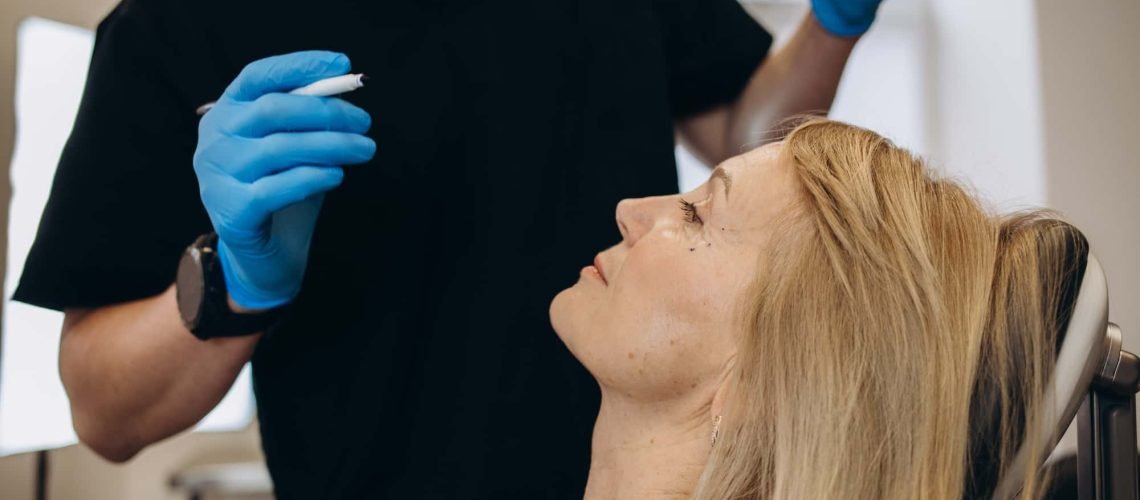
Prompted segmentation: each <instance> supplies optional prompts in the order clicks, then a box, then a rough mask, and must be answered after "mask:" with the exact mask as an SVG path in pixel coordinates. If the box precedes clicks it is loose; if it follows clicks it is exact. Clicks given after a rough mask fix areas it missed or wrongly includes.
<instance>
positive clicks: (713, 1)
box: [654, 0, 772, 118]
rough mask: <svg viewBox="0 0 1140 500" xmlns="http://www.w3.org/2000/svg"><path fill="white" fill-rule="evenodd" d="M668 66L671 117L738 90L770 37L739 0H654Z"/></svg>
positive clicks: (720, 101) (731, 96)
mask: <svg viewBox="0 0 1140 500" xmlns="http://www.w3.org/2000/svg"><path fill="white" fill-rule="evenodd" d="M654 5H655V7H656V10H657V15H658V18H659V19H660V22H661V26H662V35H663V37H664V46H665V58H666V64H667V65H668V71H669V96H670V102H671V104H672V108H673V109H672V110H673V117H674V118H684V117H687V116H691V115H693V114H696V113H699V112H701V111H705V110H707V109H709V108H711V107H713V106H716V105H718V104H724V103H728V102H731V101H733V100H735V99H736V97H737V96H739V95H740V92H741V91H742V90H743V89H744V86H745V84H747V83H748V79H749V77H751V76H752V74H753V73H754V72H755V71H756V68H758V67H759V66H760V63H761V62H763V60H764V57H765V56H767V54H768V50H769V49H770V48H771V46H772V36H771V35H770V34H769V33H768V32H767V31H766V30H765V29H764V28H763V27H762V26H760V24H759V23H758V22H757V21H756V20H755V19H753V18H752V16H751V15H749V14H748V13H747V12H745V10H744V8H743V7H742V6H741V5H740V3H738V2H737V1H736V0H655V4H654Z"/></svg>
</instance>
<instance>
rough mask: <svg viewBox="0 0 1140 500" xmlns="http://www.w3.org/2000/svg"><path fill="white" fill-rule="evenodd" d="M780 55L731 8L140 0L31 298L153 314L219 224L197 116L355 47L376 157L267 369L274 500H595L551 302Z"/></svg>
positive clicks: (87, 126) (580, 405)
mask: <svg viewBox="0 0 1140 500" xmlns="http://www.w3.org/2000/svg"><path fill="white" fill-rule="evenodd" d="M770 44H771V38H770V36H769V35H768V34H767V33H766V32H765V31H764V30H763V29H762V28H761V27H760V26H759V25H758V24H756V23H755V21H753V20H752V19H751V18H750V17H749V16H748V15H747V14H746V13H745V12H744V11H743V10H742V9H741V7H740V6H739V5H738V4H737V3H736V1H735V0H630V1H614V0H544V1H532V0H502V1H492V0H415V1H412V0H399V1H396V0H392V1H375V0H373V1H363V0H326V1H323V2H317V3H313V2H308V1H305V2H302V1H295V0H285V1H281V0H278V1H274V2H270V1H257V0H250V1H237V2H228V1H227V2H223V1H221V0H196V1H181V2H179V1H161V0H126V1H125V2H124V3H123V4H121V5H119V6H118V7H117V8H116V9H115V10H114V11H113V12H111V14H110V15H109V16H108V17H107V19H106V20H104V21H103V23H102V24H101V25H100V26H99V31H98V34H97V38H96V44H95V52H94V55H93V57H92V64H91V72H90V76H89V79H88V82H87V88H86V91H85V93H84V97H83V101H82V105H81V107H80V111H79V115H78V118H77V121H76V123H75V128H74V130H73V132H72V135H71V138H70V140H69V141H68V143H67V146H66V148H65V150H64V153H63V157H62V159H61V161H60V165H59V170H58V173H57V175H56V178H55V184H54V186H53V188H52V194H51V200H50V201H49V203H48V205H47V208H46V209H45V211H44V217H43V221H42V223H41V225H40V228H39V234H38V235H37V238H36V242H35V245H34V247H33V249H32V251H31V254H30V255H29V257H28V260H27V266H26V268H25V269H24V274H23V277H22V279H21V281H20V286H19V288H18V290H17V291H16V295H15V299H16V300H20V301H24V302H28V303H31V304H36V305H40V306H44V307H50V308H54V309H61V308H65V307H92V306H100V305H105V304H111V303H117V302H122V301H127V300H132V299H138V298H142V297H146V296H151V295H154V294H157V293H159V292H161V291H162V290H164V289H166V288H167V287H168V286H170V284H171V283H172V282H173V280H174V275H175V269H176V265H177V261H178V257H179V254H180V252H181V251H182V250H183V248H185V247H186V245H188V244H189V243H191V242H192V241H193V240H194V238H195V237H196V236H197V235H199V234H201V233H204V232H207V231H209V230H210V229H211V227H210V224H209V221H208V219H207V217H206V214H205V211H204V210H203V208H202V204H201V201H200V200H199V197H198V187H197V181H196V179H195V177H194V172H193V168H192V164H191V160H192V156H193V153H194V148H195V145H196V141H197V121H198V120H197V117H196V116H195V114H194V109H195V108H196V107H198V106H199V105H200V104H202V103H204V102H207V101H211V100H213V99H215V98H217V97H218V96H219V95H220V94H221V92H222V90H223V88H224V87H225V86H226V84H227V83H228V82H229V81H230V80H232V79H233V78H234V77H235V76H236V75H237V73H238V72H239V71H240V69H241V68H242V67H243V66H244V65H245V64H246V63H249V62H251V61H253V60H256V59H259V58H262V57H265V56H269V55H274V54H281V53H286V52H292V51H297V50H308V49H325V50H335V51H342V52H344V53H346V54H348V56H349V57H350V58H351V59H352V62H353V66H354V70H356V71H360V72H364V73H367V74H368V75H369V76H371V77H372V78H371V80H370V81H369V82H368V86H367V87H366V88H364V89H361V90H359V91H356V92H354V93H351V94H348V95H346V96H345V99H347V100H349V101H351V102H353V103H355V104H357V105H359V106H361V107H362V108H364V109H365V110H367V111H368V112H369V113H371V114H372V117H373V122H374V127H373V129H372V131H371V132H370V133H369V135H370V136H372V137H373V138H375V139H376V141H377V143H378V152H377V154H376V157H375V159H374V160H373V161H372V162H371V163H369V164H366V165H361V166H351V167H348V168H347V169H346V176H345V180H344V183H343V185H342V186H341V187H339V188H338V189H337V190H335V191H333V192H332V193H330V194H329V195H328V197H327V198H326V201H325V204H324V207H323V210H322V212H321V215H320V219H319V221H318V224H317V228H316V232H315V235H314V239H313V244H312V249H311V253H310V259H309V268H308V271H307V273H306V276H305V281H304V285H303V290H302V292H301V295H300V296H299V297H298V298H297V299H296V301H295V306H294V307H293V308H292V309H291V312H290V314H289V316H288V317H287V318H286V320H285V322H284V323H283V324H282V325H281V326H280V327H279V328H277V329H275V330H273V331H271V332H269V333H268V334H267V335H266V336H265V337H264V338H262V340H261V341H260V344H259V345H258V347H257V351H256V353H255V355H254V358H253V368H254V388H255V391H256V395H257V402H258V416H259V418H260V421H261V432H262V436H263V440H262V442H263V446H264V449H265V454H266V457H267V459H268V463H269V468H270V471H271V473H272V476H273V479H274V482H275V484H276V487H277V494H278V498H281V499H286V500H287V499H293V498H304V499H309V498H397V499H411V498H432V499H435V498H494V499H503V498H530V499H537V498H580V497H581V494H582V491H583V485H584V483H585V478H586V473H587V467H588V463H589V450H590V431H591V428H592V425H593V421H594V418H595V416H596V412H597V406H598V390H597V386H596V383H595V382H594V381H593V380H592V379H591V378H590V376H589V374H588V373H587V372H586V371H585V370H584V369H583V368H582V367H581V365H580V364H579V363H578V362H577V361H576V360H575V359H574V358H573V357H572V356H571V355H570V354H569V353H568V351H567V350H566V349H565V347H564V346H563V345H562V343H561V342H560V341H559V339H558V337H557V336H556V335H555V334H554V332H553V331H552V330H551V328H550V325H549V320H548V317H547V310H548V305H549V303H550V300H551V299H552V298H553V296H554V295H555V294H556V293H557V292H558V291H559V290H561V289H562V288H564V287H566V286H569V285H570V284H572V283H573V282H574V281H575V280H576V279H577V271H578V269H580V267H581V266H582V265H584V264H587V263H589V262H590V260H591V258H592V256H593V254H594V253H595V252H597V251H599V250H601V249H603V248H605V247H607V246H609V245H612V244H614V243H616V242H617V241H618V239H619V234H618V232H617V229H616V227H615V225H614V222H613V210H614V206H615V204H616V203H617V201H618V200H620V199H622V198H627V197H638V196H645V195H652V194H663V193H669V192H676V189H677V178H676V173H675V163H674V159H673V123H674V120H675V119H677V118H679V117H683V116H686V115H691V114H692V113H695V112H698V111H700V110H703V109H707V108H708V107H710V106H712V105H715V104H717V103H723V102H728V101H731V100H732V99H734V98H735V96H737V95H738V94H739V92H740V91H741V89H742V88H743V86H744V84H745V83H746V81H747V79H748V77H749V76H750V75H751V74H752V72H753V71H754V70H755V69H756V68H757V67H758V66H759V64H760V62H761V61H762V60H763V58H764V56H765V54H766V53H767V51H768V48H769V46H770Z"/></svg>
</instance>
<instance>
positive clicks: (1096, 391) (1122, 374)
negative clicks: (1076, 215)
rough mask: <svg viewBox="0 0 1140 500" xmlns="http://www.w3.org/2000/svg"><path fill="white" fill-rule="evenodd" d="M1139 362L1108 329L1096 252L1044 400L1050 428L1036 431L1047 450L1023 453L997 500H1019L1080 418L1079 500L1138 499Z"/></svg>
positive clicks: (1003, 482)
mask: <svg viewBox="0 0 1140 500" xmlns="http://www.w3.org/2000/svg"><path fill="white" fill-rule="evenodd" d="M1137 392H1140V359H1138V358H1137V357H1136V355H1134V354H1132V353H1130V352H1128V351H1125V350H1123V349H1122V348H1121V332H1120V328H1119V327H1118V326H1116V325H1115V324H1112V323H1109V322H1108V286H1107V284H1106V281H1105V277H1104V271H1103V269H1102V268H1101V266H1100V262H1098V261H1097V260H1096V257H1094V256H1093V255H1092V253H1089V255H1088V263H1087V265H1086V267H1085V274H1084V278H1083V280H1082V281H1081V287H1080V290H1079V291H1078V292H1077V300H1076V304H1075V306H1074V308H1073V313H1072V317H1071V318H1070V320H1069V324H1068V328H1067V329H1066V331H1065V335H1064V337H1063V340H1062V344H1061V349H1060V351H1059V352H1058V354H1057V365H1056V369H1055V372H1054V374H1053V380H1052V381H1051V382H1050V385H1049V388H1048V389H1047V393H1046V394H1047V397H1046V400H1045V401H1044V404H1045V405H1046V406H1045V408H1044V409H1045V410H1046V411H1048V413H1045V415H1046V418H1045V419H1044V420H1043V422H1044V424H1043V425H1042V426H1041V427H1039V428H1038V429H1036V430H1032V431H1031V432H1038V438H1039V439H1041V440H1042V441H1043V442H1044V443H1045V446H1043V447H1042V449H1041V452H1040V453H1039V454H1038V456H1030V451H1029V450H1027V449H1026V448H1022V449H1021V450H1020V451H1019V452H1018V454H1017V455H1016V456H1015V457H1014V461H1013V462H1012V466H1011V467H1010V469H1009V473H1008V474H1006V476H1005V477H1003V478H1002V479H1001V481H999V482H998V485H997V488H996V489H995V490H994V496H993V499H994V500H1007V499H1012V498H1016V496H1017V494H1018V491H1017V488H1018V486H1017V485H1019V484H1020V483H1021V480H1022V479H1023V478H1024V472H1025V470H1026V469H1027V467H1026V463H1027V461H1030V460H1032V461H1033V463H1034V464H1035V465H1036V466H1038V467H1040V466H1042V465H1043V464H1044V463H1045V460H1046V458H1048V456H1049V454H1050V452H1051V451H1052V450H1053V447H1054V446H1056V444H1057V441H1058V440H1059V439H1060V437H1061V435H1062V434H1063V433H1064V432H1065V429H1067V428H1068V427H1069V424H1071V423H1072V421H1073V418H1074V417H1075V418H1076V419H1077V442H1078V446H1077V494H1078V496H1077V499H1078V500H1125V499H1127V500H1136V499H1137V498H1138V497H1137V495H1138V494H1140V487H1138V485H1137V469H1136V465H1137V453H1136V451H1137V450H1136V393H1137Z"/></svg>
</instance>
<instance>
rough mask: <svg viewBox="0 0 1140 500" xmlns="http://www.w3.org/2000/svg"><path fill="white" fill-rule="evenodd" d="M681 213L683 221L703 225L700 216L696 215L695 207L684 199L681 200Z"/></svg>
mask: <svg viewBox="0 0 1140 500" xmlns="http://www.w3.org/2000/svg"><path fill="white" fill-rule="evenodd" d="M681 211H682V212H684V213H685V221H687V222H691V223H694V224H704V223H705V221H703V220H701V216H700V215H698V214H697V206H696V205H694V204H692V203H689V202H687V201H685V200H684V199H682V200H681Z"/></svg>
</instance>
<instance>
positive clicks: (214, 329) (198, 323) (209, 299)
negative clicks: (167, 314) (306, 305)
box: [175, 232, 283, 340]
mask: <svg viewBox="0 0 1140 500" xmlns="http://www.w3.org/2000/svg"><path fill="white" fill-rule="evenodd" d="M217 248H218V235H217V233H213V232H211V233H208V234H204V235H202V236H199V237H198V239H197V240H194V243H193V244H191V245H190V246H189V247H186V251H185V252H183V253H182V260H180V261H179V262H178V279H177V281H176V283H175V291H176V292H177V297H178V312H180V313H181V314H182V324H183V325H186V328H187V329H188V330H190V332H192V333H193V334H194V336H195V337H198V338H199V339H202V340H207V339H212V338H215V337H239V336H242V335H252V334H254V333H258V332H263V331H265V330H266V329H268V328H269V327H271V326H273V324H274V323H276V322H277V320H278V319H280V317H281V312H282V309H283V308H281V307H278V308H275V309H270V310H268V311H262V312H257V313H250V314H242V313H237V312H234V310H233V309H230V305H229V302H228V297H229V295H228V293H227V292H226V277H225V274H224V273H223V272H222V262H221V260H220V259H218V251H217Z"/></svg>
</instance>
